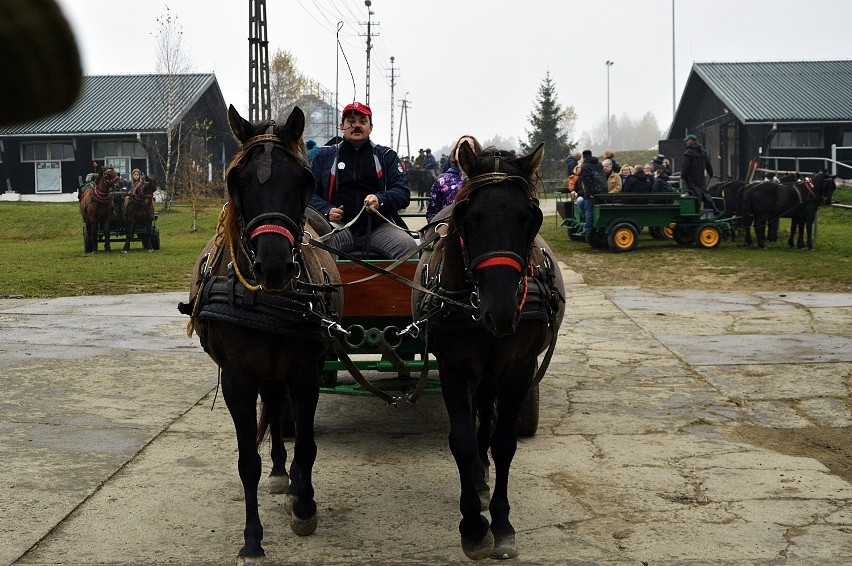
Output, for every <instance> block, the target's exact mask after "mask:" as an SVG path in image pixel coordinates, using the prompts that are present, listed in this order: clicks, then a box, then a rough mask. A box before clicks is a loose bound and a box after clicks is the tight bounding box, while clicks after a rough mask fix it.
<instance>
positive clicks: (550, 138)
mask: <svg viewBox="0 0 852 566" xmlns="http://www.w3.org/2000/svg"><path fill="white" fill-rule="evenodd" d="M576 120H577V115H576V114H575V112H574V107H573V106H568V107H566V108H565V110H563V109H562V106H561V105H560V104H559V102H558V100H557V95H556V85H555V84H554V83H553V80H552V79H551V78H550V71H548V72H547V75H546V76H545V78H544V80H543V81H542V82H541V85H540V86H539V88H538V97H537V98H536V103H535V109H534V110H533V112H532V113H531V114H530V126H532V130H530V131H527V142H526V143H524V144H522V145H523V147H522V149H523V151H524V152H525V153H528V152H530V151H532V150H534V149H535V148H536V147H537V146H538V144H539V143H542V142H544V161H542V164H541V169H540V170H539V174H540V175H541V178H542V179H562V178H564V177H565V166H564V164H565V159H566V158H567V157H568V155H569V154H570V153H571V151H573V149H574V148H575V147H576V145H577V144H576V143H575V142H574V141H573V140H571V139H570V136H571V133H572V130H573V128H574V123H575V122H576Z"/></svg>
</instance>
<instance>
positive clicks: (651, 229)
mask: <svg viewBox="0 0 852 566" xmlns="http://www.w3.org/2000/svg"><path fill="white" fill-rule="evenodd" d="M648 234H650V235H651V237H652V238H654V239H655V240H671V236H666V233H665V227H660V226H648Z"/></svg>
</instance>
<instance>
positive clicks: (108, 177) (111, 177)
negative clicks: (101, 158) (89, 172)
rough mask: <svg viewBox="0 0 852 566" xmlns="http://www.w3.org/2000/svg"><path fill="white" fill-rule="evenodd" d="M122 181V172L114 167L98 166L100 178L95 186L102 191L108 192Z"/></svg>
mask: <svg viewBox="0 0 852 566" xmlns="http://www.w3.org/2000/svg"><path fill="white" fill-rule="evenodd" d="M120 182H121V174H119V172H118V171H116V170H115V169H114V168H112V167H103V166H100V165H99V166H98V179H97V181H96V182H95V188H96V189H97V190H98V192H100V193H108V192H109V191H110V189H112V188H114V187H115V186H116V185H117V184H118V183H120Z"/></svg>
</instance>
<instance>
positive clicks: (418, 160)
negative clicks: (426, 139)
mask: <svg viewBox="0 0 852 566" xmlns="http://www.w3.org/2000/svg"><path fill="white" fill-rule="evenodd" d="M417 151H418V153H417V157H415V158H414V166H415V167H416V168H417V169H423V165H424V164H425V163H426V150H425V149H423V148H420V149H419V150H417Z"/></svg>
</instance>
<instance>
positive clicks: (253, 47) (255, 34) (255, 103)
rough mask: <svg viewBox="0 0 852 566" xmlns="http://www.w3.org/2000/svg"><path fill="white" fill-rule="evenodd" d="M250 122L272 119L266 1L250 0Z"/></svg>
mask: <svg viewBox="0 0 852 566" xmlns="http://www.w3.org/2000/svg"><path fill="white" fill-rule="evenodd" d="M248 40H249V121H250V122H254V123H257V122H261V121H264V120H269V118H270V115H269V114H270V100H269V99H270V96H269V41H267V39H266V0H249V38H248Z"/></svg>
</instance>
